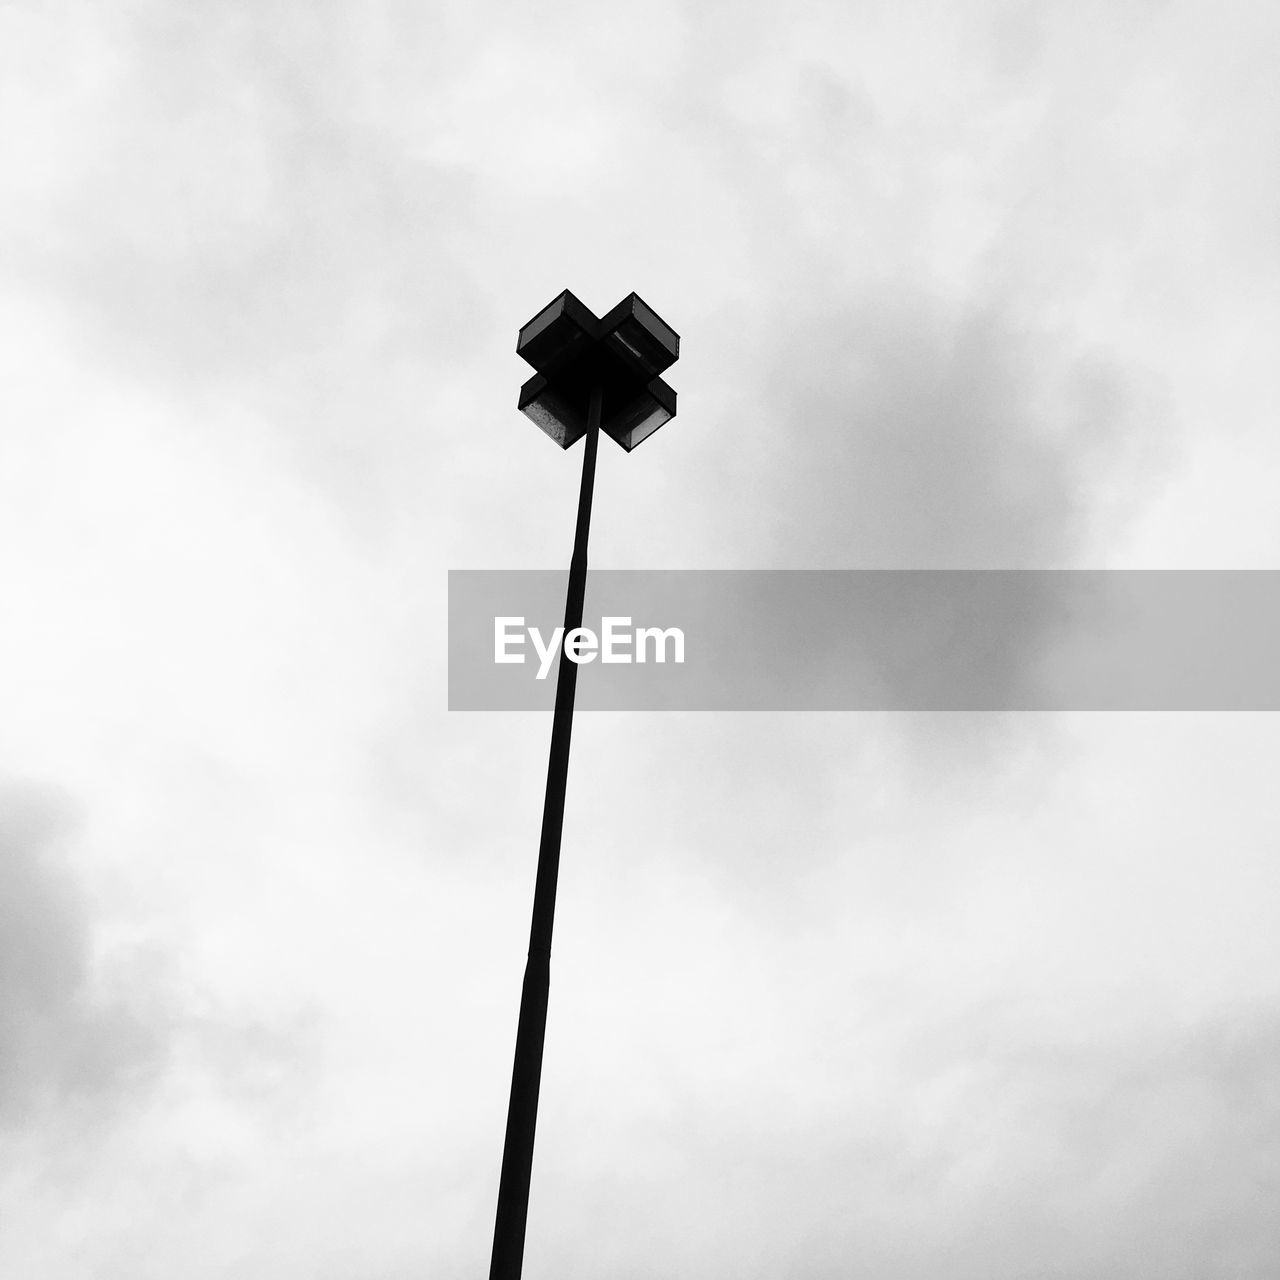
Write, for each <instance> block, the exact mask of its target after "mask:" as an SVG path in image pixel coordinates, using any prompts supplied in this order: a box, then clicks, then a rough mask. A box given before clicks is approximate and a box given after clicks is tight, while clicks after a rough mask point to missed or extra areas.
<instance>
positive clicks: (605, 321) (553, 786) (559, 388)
mask: <svg viewBox="0 0 1280 1280" xmlns="http://www.w3.org/2000/svg"><path fill="white" fill-rule="evenodd" d="M516 352H517V354H519V355H521V356H523V357H524V359H525V360H527V361H528V362H529V363H530V364H531V365H532V366H533V368H534V369H535V370H536V372H535V374H534V376H533V377H532V378H530V379H529V381H528V382H526V383H525V384H524V386H522V387H521V388H520V400H519V404H518V407H519V409H520V411H521V412H522V413H524V414H526V415H527V416H528V417H529V418H531V419H532V420H533V421H534V422H535V423H537V425H538V426H539V427H541V428H542V430H543V431H545V432H546V433H547V435H549V436H550V437H551V438H552V439H553V440H554V441H555V442H556V443H557V444H558V445H560V446H561V447H562V448H564V449H568V448H569V447H570V446H571V445H572V444H574V443H575V442H576V441H577V440H579V439H580V438H581V437H582V436H586V445H585V450H586V452H585V454H584V456H583V459H582V487H581V488H580V489H579V491H578V522H577V527H576V529H575V531H574V536H573V556H572V558H571V559H570V561H569V590H568V594H567V596H566V599H565V606H564V635H565V636H566V637H568V635H569V633H570V632H571V631H573V630H574V629H575V628H577V627H580V626H582V603H583V597H584V595H585V592H586V585H587V534H588V531H589V530H590V527H591V497H592V492H593V490H594V488H595V475H596V447H597V445H598V444H599V440H600V432H601V431H603V432H604V433H605V434H606V435H608V436H611V437H612V438H613V439H614V440H616V441H617V442H618V444H620V445H621V446H622V447H623V448H624V449H625V450H626V451H627V452H628V453H630V452H631V450H632V449H634V448H635V447H636V445H638V444H639V443H640V442H641V441H642V440H646V439H648V437H649V436H651V435H652V434H653V433H654V432H655V431H657V429H658V428H659V427H660V426H662V424H663V423H664V422H668V421H670V419H672V418H674V417H675V416H676V393H675V392H674V391H673V390H672V389H671V388H670V387H669V386H667V384H666V383H665V382H663V380H662V378H661V377H660V376H659V375H660V374H661V373H662V372H663V371H664V370H665V369H667V368H669V367H670V366H671V365H672V364H674V363H675V361H676V358H677V357H678V356H679V354H680V337H679V335H678V334H677V333H676V332H675V330H674V329H672V328H671V327H670V326H669V325H667V324H666V323H665V322H664V321H663V320H662V319H661V318H660V317H659V316H658V315H657V314H656V313H655V312H654V311H653V310H652V309H651V308H650V307H648V306H646V305H645V303H644V302H643V301H642V300H641V299H640V298H638V297H637V296H636V295H635V294H634V293H632V294H629V295H628V296H627V297H625V298H624V299H623V300H622V301H621V302H620V303H618V305H617V306H616V307H614V308H613V310H612V311H610V312H609V313H608V314H607V315H605V316H604V317H602V318H600V319H597V318H596V316H595V315H594V314H593V313H592V312H591V311H590V310H589V309H588V308H587V307H585V306H583V305H582V303H581V302H579V301H578V299H577V298H575V297H574V296H573V294H571V293H570V292H569V291H568V290H567V289H566V290H565V291H564V292H563V293H562V294H561V295H560V296H559V297H558V298H556V299H555V300H554V301H552V302H550V303H548V304H547V306H545V307H543V309H542V310H541V311H539V312H538V314H537V315H536V316H534V317H533V319H532V320H530V321H529V323H528V324H526V325H525V326H524V328H523V329H521V330H520V338H519V341H518V343H517V344H516ZM568 650H569V646H568V645H567V644H562V645H561V649H560V667H559V671H558V672H557V674H556V702H555V711H554V713H553V715H552V720H551V755H550V759H549V761H548V764H547V791H546V798H545V799H544V801H543V805H542V838H541V841H540V842H539V845H538V874H537V880H536V882H535V884H534V890H533V921H532V923H531V925H530V928H529V959H528V961H527V963H526V965H525V971H524V986H523V988H522V989H521V992H520V1021H519V1024H518V1026H517V1029H516V1052H515V1062H514V1064H513V1066H512V1069H511V1100H510V1102H509V1104H508V1107H507V1132H506V1138H505V1140H504V1142H503V1147H502V1174H501V1177H500V1179H499V1183H498V1211H497V1217H496V1220H495V1222H494V1228H493V1255H492V1259H491V1261H490V1264H489V1280H519V1278H520V1271H521V1268H522V1266H523V1263H524V1231H525V1222H526V1220H527V1218H528V1213H529V1178H530V1175H531V1173H532V1171H533V1136H534V1128H535V1126H536V1124H537V1118H538V1086H539V1083H540V1081H541V1078H542V1046H543V1041H544V1039H545V1037H546V1030H547V994H548V991H549V989H550V983H551V928H552V924H553V922H554V919H555V910H556V879H557V877H558V875H559V871H560V833H561V829H562V827H563V825H564V793H565V782H566V780H567V778H568V775H569V736H570V732H571V730H572V727H573V697H574V692H575V690H576V689H577V683H578V665H577V663H576V662H574V661H573V660H572V659H571V658H570V657H569V656H568Z"/></svg>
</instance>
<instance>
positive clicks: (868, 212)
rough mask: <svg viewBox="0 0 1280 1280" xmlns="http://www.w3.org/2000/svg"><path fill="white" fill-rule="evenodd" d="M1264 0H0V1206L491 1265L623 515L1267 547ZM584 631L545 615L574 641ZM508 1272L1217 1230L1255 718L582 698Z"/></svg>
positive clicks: (1089, 1262) (1179, 550)
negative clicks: (541, 355)
mask: <svg viewBox="0 0 1280 1280" xmlns="http://www.w3.org/2000/svg"><path fill="white" fill-rule="evenodd" d="M1277 65H1280V7H1277V6H1275V5H1274V4H1271V3H1268V2H1267V0H1253V2H1252V3H1251V2H1250V0H1216V2H1215V3H1209V2H1208V0H1183V2H1182V3H1175V2H1172V0H1170V2H1167V3H1166V2H1161V0H1124V2H1117V0H1107V2H1106V3H1103V2H1102V0H1082V2H1081V3H1077V4H1072V5H1064V4H1057V5H1055V4H1051V3H1047V2H1042V3H1036V2H1034V0H1021V2H1017V0H1001V2H997V0H963V3H950V4H945V3H942V2H941V0H896V2H895V3H893V4H889V3H879V2H877V0H839V2H837V0H831V2H830V3H816V2H808V0H798V2H796V3H790V4H786V5H763V4H758V3H755V0H739V2H738V3H735V4H728V3H721V2H718V0H704V2H702V3H696V4H695V3H683V4H681V3H673V2H671V0H667V2H665V3H663V2H661V0H659V2H658V3H652V4H647V5H641V6H635V5H630V6H628V5H603V4H599V3H594V4H588V3H560V4H553V5H544V6H521V5H515V4H509V3H497V2H496V0H485V2H482V3H477V4H472V5H460V4H448V5H446V4H442V3H434V4H432V3H427V4H421V3H409V2H408V0H365V3H362V4H359V5H357V4H353V3H338V2H336V0H334V2H328V3H308V2H305V0H260V2H259V3H254V4H248V3H238V4H223V5H212V4H210V5H201V4H196V3H187V4H182V3H178V2H176V0H169V3H163V2H161V0H129V2H128V3H125V2H123V0H114V2H111V0H108V2H106V3H102V2H99V3H90V2H88V0H80V2H79V3H77V2H75V0H40V2H37V0H3V2H0V275H2V277H3V279H2V287H0V364H2V366H3V371H2V373H0V612H2V617H0V1139H2V1141H0V1274H3V1275H5V1276H6V1277H9V1276H12V1277H15V1280H16V1278H18V1277H22V1278H23V1280H27V1278H30V1280H63V1278H64V1277H65V1278H66V1280H79V1278H80V1277H92V1278H93V1280H126V1278H127V1280H171V1277H174V1276H183V1277H187V1278H189V1280H232V1278H233V1277H234V1278H235V1280H259V1278H261V1280H410V1278H415V1280H416V1278H429V1280H448V1278H450V1277H454V1276H457V1277H471V1276H480V1275H484V1274H487V1266H488V1256H489V1247H490V1239H491V1232H492V1222H493V1209H494V1204H495V1199H496V1194H497V1182H498V1169H499V1163H500V1158H501V1148H502V1135H503V1126H504V1122H505V1112H506V1101H507V1089H508V1083H509V1073H510V1066H511V1052H512V1047H513V1044H514V1034H515V1025H516V1011H517V1006H518V1000H519V992H520V979H521V973H522V969H523V963H524V951H525V946H526V942H527V931H528V913H529V905H530V898H531V892H532V885H533V871H534V862H535V857H536V846H537V834H538V827H539V821H540V811H541V803H542V787H543V782H544V769H545V760H546V750H547V742H548V736H549V730H550V725H549V717H547V716H545V715H540V714H517V713H490V714H465V713H458V712H455V713H449V712H448V711H447V710H446V668H445V649H446V645H445V640H446V636H445V618H446V612H445V604H446V581H447V579H446V572H447V570H449V569H460V568H539V569H548V568H557V567H561V566H563V565H564V564H565V563H566V562H567V557H568V553H569V548H570V543H571V540H572V521H573V503H574V499H575V496H576V490H577V484H578V465H579V460H580V455H581V450H580V449H576V450H574V451H573V452H572V453H570V454H569V455H568V456H566V455H564V454H562V453H561V452H560V451H559V450H557V449H556V448H555V447H554V446H553V445H552V444H551V443H550V442H549V441H548V440H547V439H546V438H545V437H544V436H542V435H541V434H540V433H539V432H538V431H537V430H535V429H534V428H533V427H532V426H531V425H530V424H529V423H528V422H527V421H526V420H525V419H524V418H522V417H521V416H520V415H518V414H517V413H516V410H515V399H516V393H517V389H518V387H519V384H520V382H521V381H523V379H524V377H525V376H526V373H527V370H526V368H525V366H524V365H523V364H522V363H521V362H520V361H519V359H518V358H517V357H516V356H515V354H514V347H515V340H516V332H517V330H518V328H519V327H520V325H521V324H523V323H524V322H525V321H526V320H527V319H529V317H530V316H532V315H533V314H534V313H535V312H536V311H537V310H539V309H540V308H541V307H542V306H543V305H544V304H545V303H546V302H548V301H549V300H550V299H551V298H552V297H553V296H554V295H555V294H557V293H558V292H560V291H561V290H562V289H564V288H566V287H567V288H570V289H572V290H573V291H574V292H575V293H576V294H577V295H578V296H579V297H580V298H581V299H582V300H583V301H584V302H585V303H586V304H587V305H588V306H590V307H592V308H594V309H595V310H597V311H598V312H602V311H604V310H606V309H607V308H609V307H610V306H612V305H613V304H614V303H615V302H616V301H618V300H619V299H620V298H621V297H622V296H623V295H625V294H626V293H628V292H630V291H631V290H635V291H637V292H638V293H640V294H641V295H642V296H643V297H644V298H645V300H646V301H647V302H649V303H650V304H651V305H652V306H653V307H654V308H655V309H656V310H657V311H658V312H659V313H660V314H661V315H662V316H663V318H664V319H666V320H667V321H668V322H669V323H670V324H671V325H672V326H673V327H674V328H675V329H676V330H678V331H679V333H680V335H681V339H682V346H681V358H680V361H679V363H678V364H677V365H676V366H674V368H673V369H672V370H671V372H670V374H669V376H668V380H669V381H670V382H671V383H672V385H673V386H675V387H676V389H677V390H678V392H679V395H680V411H679V416H678V417H677V419H676V420H675V421H674V422H673V423H671V424H670V425H669V426H667V427H665V428H664V429H663V430H662V431H661V432H660V433H659V434H658V435H656V436H654V437H653V439H652V440H651V441H649V442H647V443H646V444H645V445H644V447H643V448H642V449H639V450H637V452H636V453H634V454H633V455H630V456H627V455H624V454H623V453H622V452H621V451H619V450H618V449H616V448H615V447H614V446H613V445H612V444H611V443H610V442H608V441H607V440H606V441H604V442H602V446H601V455H600V468H599V475H598V483H597V498H596V515H595V527H594V530H593V541H592V563H593V564H594V565H597V566H600V567H607V568H618V569H624V568H646V569H652V568H691V569H702V568H742V569H762V568H769V569H776V568H831V569H845V568H957V567H964V568H1066V567H1082V568H1094V569H1107V568H1121V567H1123V568H1144V567H1145V568H1173V567H1179V568H1280V503H1277V502H1276V492H1277V487H1278V484H1280V440H1278V439H1277V438H1276V435H1275V424H1276V420H1277V409H1278V408H1280V394H1278V393H1280V362H1277V360H1276V358H1275V352H1276V349H1277V338H1278V337H1280V242H1278V241H1277V235H1276V231H1277V226H1278V225H1280V166H1278V165H1277V160H1276V157H1277V156H1278V155H1280V92H1278V91H1277V87H1276V84H1277V82H1276V73H1275V69H1276V66H1277ZM588 678H589V672H584V675H583V680H584V681H585V680H586V679H588ZM574 741H575V749H574V755H573V761H572V767H571V772H570V786H569V800H568V808H567V814H566V822H565V833H564V857H563V864H562V872H561V883H560V899H559V909H558V913H557V920H556V925H557V936H556V945H555V951H554V955H553V961H552V989H551V1009H550V1017H549V1026H548V1039H547V1052H546V1061H545V1067H544V1075H543V1089H542V1104H541V1110H540V1116H539V1128H538V1145H537V1153H536V1158H535V1167H534V1183H533V1194H532V1199H531V1204H530V1217H529V1231H528V1239H527V1247H526V1266H525V1275H526V1277H528V1280H553V1278H554V1280H579V1278H580V1280H596V1278H598V1277H604V1276H608V1277H614V1278H616V1280H651V1278H653V1277H700V1278H701V1277H706V1278H707V1280H754V1278H756V1277H759V1278H761V1280H763V1278H764V1277H770V1278H773V1277H779V1276H789V1277H796V1278H797V1280H846V1278H848V1277H867V1278H868V1280H871V1278H874V1280H917V1278H918V1280H934V1278H935V1277H938V1278H941V1277H946V1278H947V1280H1006V1278H1007V1280H1026V1278H1030V1277H1044V1278H1045V1280H1049V1278H1050V1277H1053V1278H1054V1280H1086V1278H1089V1280H1094V1278H1098V1280H1101V1278H1102V1277H1115V1276H1142V1277H1158V1278H1160V1280H1164V1278H1166V1277H1168V1278H1173V1277H1178V1278H1186V1280H1192V1278H1194V1280H1206V1278H1215V1277H1221V1278H1223V1280H1254V1278H1255V1277H1256V1278H1258V1280H1262V1278H1263V1277H1268V1278H1269V1277H1272V1276H1274V1274H1275V1259H1276V1258H1277V1257H1280V1217H1277V1215H1276V1212H1275V1206H1276V1203H1277V1202H1278V1201H1280V1093H1278V1092H1277V1085H1276V1081H1277V1079H1278V1078H1280V1076H1278V1074H1277V1073H1278V1071H1280V1003H1278V998H1280V869H1278V866H1280V864H1278V862H1277V857H1276V855H1277V852H1280V849H1278V846H1280V824H1278V823H1277V817H1278V816H1280V815H1278V813H1277V809H1278V808H1280V800H1278V799H1277V795H1276V788H1275V776H1276V773H1277V763H1278V762H1280V720H1277V719H1276V718H1274V717H1271V716H1268V715H1263V714H1252V715H1251V714H1239V715H1225V714H1219V715H1211V714H1106V715H1097V714H1095V715H1087V714H1069V713H1064V714H1054V715H1047V714H1045V715H1020V716H1019V715H987V716H978V715H968V716H960V715H953V716H944V715H906V714H899V715H893V714H877V715H871V714H845V715H839V714H793V715H764V714H746V713H743V714H715V715H712V714H702V715H699V714H691V713H689V714H675V713H672V714H658V713H649V714H630V715H624V714H603V713H595V714H590V715H583V716H581V717H580V718H579V721H578V723H577V726H576V729H575V739H574Z"/></svg>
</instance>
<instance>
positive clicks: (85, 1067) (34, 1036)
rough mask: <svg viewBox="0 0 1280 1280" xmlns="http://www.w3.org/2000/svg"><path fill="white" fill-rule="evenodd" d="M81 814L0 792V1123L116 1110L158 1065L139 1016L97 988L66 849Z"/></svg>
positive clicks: (45, 798)
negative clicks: (68, 1110)
mask: <svg viewBox="0 0 1280 1280" xmlns="http://www.w3.org/2000/svg"><path fill="white" fill-rule="evenodd" d="M75 820H76V815H75V810H74V808H73V806H72V805H71V804H70V803H69V802H68V801H67V800H66V799H65V798H63V797H61V796H58V795H55V794H52V793H49V792H47V791H44V790H40V789H37V788H34V787H31V786H29V785H23V784H15V783H9V784H7V785H4V786H3V787H0V1123H3V1124H7V1125H14V1126H22V1125H24V1124H26V1123H28V1122H30V1121H31V1120H33V1119H34V1117H35V1116H36V1115H37V1114H39V1113H40V1111H41V1110H42V1109H43V1108H44V1107H45V1106H47V1105H51V1104H52V1105H61V1104H69V1103H74V1102H76V1101H77V1100H87V1101H89V1102H91V1103H94V1104H104V1103H105V1104H111V1103H113V1102H115V1101H117V1100H118V1099H119V1098H120V1097H121V1096H123V1095H124V1094H125V1093H127V1092H128V1091H129V1090H130V1089H131V1088H132V1087H133V1085H135V1084H136V1083H137V1082H138V1081H139V1080H140V1079H142V1078H145V1077H146V1076H147V1075H148V1074H149V1073H150V1072H151V1071H152V1070H153V1069H154V1068H155V1067H156V1065H157V1063H158V1061H159V1059H160V1056H161V1052H162V1051H161V1045H160V1041H159V1039H158V1037H157V1033H156V1029H155V1028H154V1027H152V1026H151V1025H149V1024H148V1022H147V1021H146V1019H145V1018H144V1017H143V1016H142V1014H141V1013H140V1012H139V1011H137V1010H134V1009H133V1008H131V1007H129V1005H128V1004H127V1003H121V1002H118V1001H113V1000H110V999H106V1000H104V999H102V998H101V997H100V996H99V995H98V994H97V993H96V992H95V989H94V981H93V978H94V975H93V972H92V965H91V950H90V948H91V920H90V915H89V910H88V906H87V903H86V901H85V898H84V896H83V894H82V892H81V890H80V888H79V886H78V885H77V884H76V881H75V879H74V877H73V875H72V874H71V872H70V870H69V868H68V866H67V863H66V860H65V847H66V842H67V840H68V839H69V838H70V836H71V834H72V832H73V830H74V827H75Z"/></svg>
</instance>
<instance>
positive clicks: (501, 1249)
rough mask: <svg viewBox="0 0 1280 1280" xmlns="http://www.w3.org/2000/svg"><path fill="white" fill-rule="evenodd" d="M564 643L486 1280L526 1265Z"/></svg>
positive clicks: (595, 439) (593, 411)
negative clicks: (525, 1250) (525, 1235)
mask: <svg viewBox="0 0 1280 1280" xmlns="http://www.w3.org/2000/svg"><path fill="white" fill-rule="evenodd" d="M600 399H601V392H600V388H599V387H597V388H596V389H595V390H594V391H593V392H592V393H591V405H590V408H589V410H588V413H587V439H586V453H585V455H584V457H583V459H582V488H581V489H580V490H579V492H578V525H577V529H576V530H575V532H574V536H573V558H572V559H571V560H570V561H569V591H568V595H567V597H566V599H565V606H564V634H565V636H568V634H569V633H570V632H571V631H572V630H573V629H574V628H575V627H580V626H582V604H583V598H584V596H585V594H586V588H587V534H588V533H589V532H590V529H591V497H592V492H593V490H594V488H595V478H596V448H597V446H598V444H599V442H600ZM565 650H566V646H565V645H564V643H563V641H562V642H561V648H560V668H559V671H558V672H557V675H556V707H555V713H554V715H553V717H552V721H551V758H550V760H549V761H548V764H547V793H546V799H545V800H544V801H543V805H542V839H541V842H540V843H539V845H538V878H537V881H536V883H535V885H534V890H533V921H532V924H531V925H530V928H529V959H528V961H527V963H526V964H525V970H524V986H523V988H522V989H521V992H520V1022H519V1025H518V1027H517V1030H516V1056H515V1063H514V1065H513V1066H512V1068H511V1101H510V1103H509V1104H508V1106H507V1136H506V1139H505V1141H504V1143H503V1147H502V1176H501V1178H500V1180H499V1182H498V1213H497V1219H496V1221H495V1222H494V1227H493V1256H492V1259H491V1261H490V1263H489V1280H520V1272H521V1268H522V1267H523V1265H524V1229H525V1222H526V1220H527V1218H528V1216H529V1179H530V1175H531V1174H532V1172H533V1134H534V1128H535V1126H536V1124H537V1120H538V1086H539V1084H540V1083H541V1080H542V1045H543V1041H544V1040H545V1038H546V1032H547V994H548V992H549V990H550V987H551V926H552V924H553V922H554V920H555V914H556V880H557V878H558V876H559V872H560V832H561V829H562V827H563V826H564V792H565V783H566V781H567V779H568V776H569V736H570V733H571V732H572V729H573V695H574V693H575V691H576V690H577V687H578V664H577V663H576V662H573V661H572V660H571V659H570V658H568V657H567V655H566V652H565Z"/></svg>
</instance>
